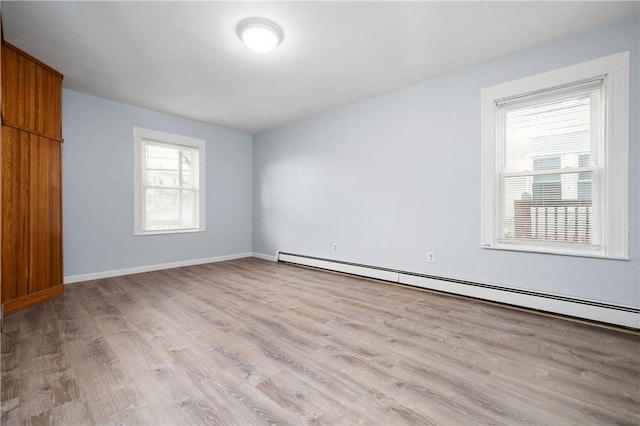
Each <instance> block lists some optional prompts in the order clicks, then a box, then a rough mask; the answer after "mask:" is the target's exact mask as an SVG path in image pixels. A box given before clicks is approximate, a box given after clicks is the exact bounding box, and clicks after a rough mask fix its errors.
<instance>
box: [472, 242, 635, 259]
mask: <svg viewBox="0 0 640 426" xmlns="http://www.w3.org/2000/svg"><path fill="white" fill-rule="evenodd" d="M481 247H482V248H483V249H489V250H503V251H519V252H525V253H538V254H551V255H556V256H573V257H588V258H596V259H608V260H627V261H628V260H629V257H621V256H611V255H607V254H604V253H602V251H601V250H598V249H583V250H576V249H571V248H558V247H548V246H547V247H542V246H537V245H535V244H522V243H497V244H496V245H495V246H489V245H483V246H481Z"/></svg>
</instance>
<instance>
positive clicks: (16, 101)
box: [2, 45, 62, 139]
mask: <svg viewBox="0 0 640 426" xmlns="http://www.w3.org/2000/svg"><path fill="white" fill-rule="evenodd" d="M2 59H3V63H2V68H3V72H2V89H3V94H2V98H3V102H2V124H7V125H10V126H15V127H17V128H20V129H22V130H27V131H31V132H34V133H38V134H41V135H44V136H47V137H50V138H54V139H61V138H62V133H61V129H62V126H61V119H62V118H61V117H62V114H61V111H62V77H61V76H60V75H59V74H57V73H56V72H55V71H53V70H51V69H50V68H48V67H46V66H45V65H43V64H41V63H39V62H38V61H37V60H35V59H33V58H31V57H30V56H28V55H25V54H22V53H20V52H19V51H18V50H17V49H15V48H14V47H7V46H6V45H3V46H2Z"/></svg>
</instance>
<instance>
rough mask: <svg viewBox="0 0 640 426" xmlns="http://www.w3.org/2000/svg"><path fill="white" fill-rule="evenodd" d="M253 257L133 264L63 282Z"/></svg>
mask: <svg viewBox="0 0 640 426" xmlns="http://www.w3.org/2000/svg"><path fill="white" fill-rule="evenodd" d="M244 257H254V253H250V252H249V253H237V254H230V255H225V256H216V257H206V258H202V259H190V260H181V261H178V262H169V263H158V264H155V265H145V266H135V267H133V268H125V269H114V270H111V271H102V272H94V273H90V274H80V275H69V276H66V277H64V283H65V284H73V283H78V282H83V281H91V280H99V279H103V278H110V277H119V276H122V275H131V274H139V273H141V272H151V271H160V270H162V269H173V268H180V267H183V266H192V265H202V264H204V263H213V262H224V261H225V260H234V259H242V258H244Z"/></svg>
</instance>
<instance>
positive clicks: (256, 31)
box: [237, 18, 282, 53]
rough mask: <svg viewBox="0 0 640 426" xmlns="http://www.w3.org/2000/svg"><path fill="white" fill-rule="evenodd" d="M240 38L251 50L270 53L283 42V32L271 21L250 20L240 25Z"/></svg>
mask: <svg viewBox="0 0 640 426" xmlns="http://www.w3.org/2000/svg"><path fill="white" fill-rule="evenodd" d="M237 29H238V36H239V37H240V39H241V40H242V41H243V42H244V44H246V45H247V46H248V47H249V49H251V50H255V51H256V52H261V53H264V52H270V51H271V50H273V49H275V48H276V46H277V45H278V43H280V42H281V41H282V30H281V29H280V27H279V26H278V25H277V24H276V23H274V22H271V21H268V20H266V19H262V18H248V19H245V20H244V21H242V22H240V23H239V24H238V28H237Z"/></svg>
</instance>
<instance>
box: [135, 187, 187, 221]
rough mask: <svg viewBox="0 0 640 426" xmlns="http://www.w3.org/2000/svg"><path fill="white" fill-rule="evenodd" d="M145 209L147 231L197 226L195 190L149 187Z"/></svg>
mask: <svg viewBox="0 0 640 426" xmlns="http://www.w3.org/2000/svg"><path fill="white" fill-rule="evenodd" d="M145 209H146V217H145V219H146V228H145V230H146V231H160V230H171V229H195V228H197V221H196V214H195V213H196V192H195V191H193V190H180V189H157V188H149V189H147V191H146V205H145Z"/></svg>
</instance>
